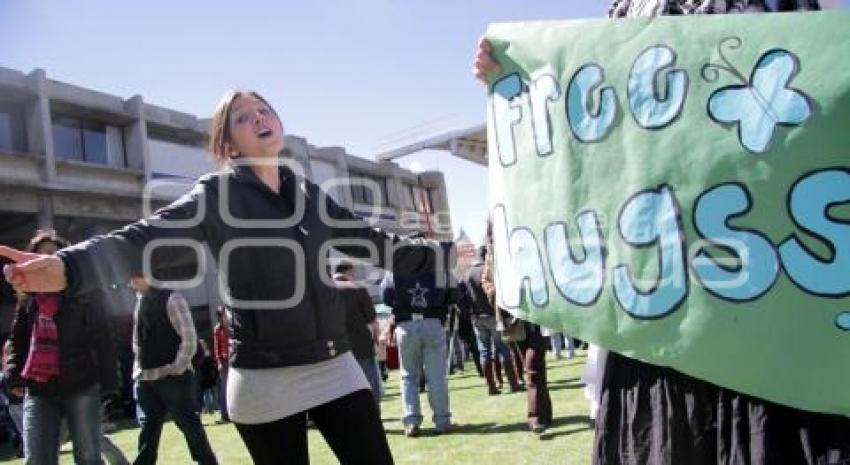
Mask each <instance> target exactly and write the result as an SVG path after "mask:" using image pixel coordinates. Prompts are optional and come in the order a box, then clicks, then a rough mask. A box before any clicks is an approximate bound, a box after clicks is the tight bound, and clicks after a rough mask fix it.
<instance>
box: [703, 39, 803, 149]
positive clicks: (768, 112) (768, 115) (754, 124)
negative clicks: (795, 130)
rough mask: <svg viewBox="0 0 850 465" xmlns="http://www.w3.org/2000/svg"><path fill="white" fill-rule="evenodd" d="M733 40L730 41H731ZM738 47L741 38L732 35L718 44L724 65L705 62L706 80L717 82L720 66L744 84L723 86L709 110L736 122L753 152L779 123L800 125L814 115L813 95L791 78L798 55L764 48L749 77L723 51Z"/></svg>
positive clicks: (716, 117)
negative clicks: (731, 62) (727, 58)
mask: <svg viewBox="0 0 850 465" xmlns="http://www.w3.org/2000/svg"><path fill="white" fill-rule="evenodd" d="M730 41H731V42H734V43H732V44H729V42H730ZM726 44H729V45H728V48H730V49H735V48H738V47H740V46H741V39H740V38H738V37H729V38H726V39H724V40H723V41H721V42H720V44H719V45H718V51H719V53H720V57H721V60H723V62H724V63H725V65H720V64H715V63H709V64H706V65H705V66H703V69H702V75H703V78H704V79H705V80H706V81H709V82H716V81H717V79H718V77H719V70H723V71H727V72H729V73H731V74H733V75H734V76H736V77H737V78H738V79H739V81H740V82H741V84H735V85H730V86H726V87H722V88H720V89H718V90H716V91H714V92H713V93H712V94H711V96H710V97H709V99H708V113H709V115H710V116H711V118H712V119H714V120H715V121H717V122H719V123H725V124H737V126H738V139H739V140H740V142H741V145H742V146H744V148H745V149H747V150H748V151H750V152H753V153H764V152H766V151H767V150H768V149H769V148H770V146H771V141H772V140H773V137H774V135H775V133H776V126H778V125H782V126H798V125H800V124H802V123H803V122H805V121H806V120H808V119H809V117H811V115H812V103H811V100H810V98H809V97H808V96H807V95H806V94H804V93H803V92H802V91H800V90H799V89H795V88H793V87H791V86H790V85H791V81H792V80H793V78H794V76H795V75H796V74H797V71H798V70H799V61H798V59H797V56H796V55H794V54H793V53H791V52H789V51H787V50H781V49H774V50H770V51H767V52H765V53H764V54H763V55H762V56H761V57H760V58H759V59H758V61H757V62H756V65H755V67H753V71H752V74H751V76H750V79H749V80H748V79H747V78H745V77H744V76H743V75H742V74H741V73H740V72H739V71H738V70H737V69H736V68H735V67H734V66H732V65H731V64H730V63H729V62H728V61H727V60H726V57H725V56H724V54H723V46H724V45H726Z"/></svg>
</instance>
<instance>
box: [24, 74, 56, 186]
mask: <svg viewBox="0 0 850 465" xmlns="http://www.w3.org/2000/svg"><path fill="white" fill-rule="evenodd" d="M26 79H27V87H28V88H29V90H30V91H31V92H32V93H33V94H34V95H35V99H34V100H32V101H30V102H29V103H27V105H26V108H25V121H24V124H25V125H26V132H27V151H28V152H29V153H35V154H39V155H42V156H44V165H43V166H44V168H43V169H44V171H43V177H44V180H45V181H47V182H52V181H53V180H55V179H56V154H55V152H54V147H53V129H52V125H51V119H50V100H49V99H48V98H47V85H48V83H47V73H46V72H45V71H44V70H43V69H40V68H39V69H35V70H33V71H32V72H31V73H29V74H28V75H27V78H26Z"/></svg>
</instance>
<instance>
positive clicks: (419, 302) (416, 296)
mask: <svg viewBox="0 0 850 465" xmlns="http://www.w3.org/2000/svg"><path fill="white" fill-rule="evenodd" d="M428 291H429V289H428V288H427V287H422V286H420V285H419V282H418V281H417V282H416V288H414V289H408V290H407V292H408V293H409V294H410V295H411V299H410V306H411V307H413V308H427V307H428V301H427V300H425V294H427V293H428Z"/></svg>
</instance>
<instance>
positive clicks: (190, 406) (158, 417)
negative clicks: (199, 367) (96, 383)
mask: <svg viewBox="0 0 850 465" xmlns="http://www.w3.org/2000/svg"><path fill="white" fill-rule="evenodd" d="M135 388H136V407H137V412H136V416H137V419H138V421H139V425H140V426H141V427H142V430H141V431H140V432H139V455H138V456H137V457H136V460H135V461H134V462H133V463H134V464H136V465H148V464H150V465H153V464H155V463H156V456H157V450H158V449H159V438H160V436H161V435H162V425H163V423H165V415H166V414H167V413H170V414H171V417H172V418H173V419H174V424H175V425H177V427H178V428H179V429H180V431H181V432H182V433H183V437H184V438H186V444H188V446H189V452H190V453H191V455H192V459H194V460H195V461H196V462H198V463H200V464H202V465H212V464H217V463H218V461H217V460H216V458H215V454H214V453H213V451H212V448H211V447H210V443H209V441H208V440H207V434H206V433H205V432H204V426H203V425H202V424H201V416H200V414H199V409H198V394H197V387H196V385H195V381H194V376H193V375H192V372H190V371H186V372H184V373H183V374H182V375H178V376H166V377H165V378H162V379H158V380H156V381H136V386H135Z"/></svg>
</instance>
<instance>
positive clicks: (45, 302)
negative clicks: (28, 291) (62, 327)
mask: <svg viewBox="0 0 850 465" xmlns="http://www.w3.org/2000/svg"><path fill="white" fill-rule="evenodd" d="M35 303H36V309H37V313H38V314H37V315H36V319H35V323H34V324H33V329H32V336H31V338H30V352H29V354H28V355H27V363H26V365H25V366H24V371H23V373H22V374H21V376H23V378H24V379H28V380H31V381H35V382H38V383H46V382H48V381H50V380H51V379H52V378H55V377H57V376H59V332H58V330H57V328H56V322H55V321H53V317H54V316H56V313H57V312H59V294H36V295H35Z"/></svg>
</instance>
